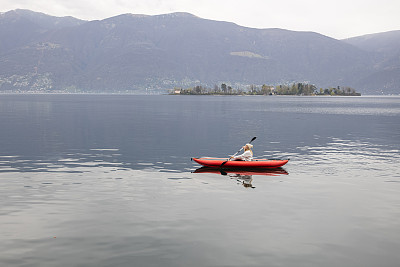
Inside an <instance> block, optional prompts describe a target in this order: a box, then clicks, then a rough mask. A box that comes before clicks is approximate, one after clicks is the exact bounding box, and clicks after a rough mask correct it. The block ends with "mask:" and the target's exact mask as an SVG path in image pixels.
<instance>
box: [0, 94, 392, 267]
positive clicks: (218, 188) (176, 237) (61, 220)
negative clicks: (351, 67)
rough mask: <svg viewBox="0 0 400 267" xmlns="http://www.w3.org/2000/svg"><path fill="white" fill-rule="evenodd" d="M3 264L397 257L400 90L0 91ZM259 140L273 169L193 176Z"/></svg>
mask: <svg viewBox="0 0 400 267" xmlns="http://www.w3.org/2000/svg"><path fill="white" fill-rule="evenodd" d="M0 125H1V131H0V147H1V150H0V198H1V203H2V204H1V206H0V224H1V228H0V235H1V236H2V242H0V250H1V251H2V253H1V254H0V265H1V266H110V265H115V266H339V265H341V266H398V262H400V256H399V255H398V251H399V250H400V241H399V240H400V223H399V220H398V218H399V217H400V194H399V193H400V169H399V167H398V166H400V164H399V163H400V153H399V152H400V98H399V97H238V96H235V97H218V96H217V97H210V96H197V97H196V96H120V95H1V96H0ZM253 136H257V139H256V140H255V141H254V142H253V144H254V153H255V155H256V156H257V157H260V158H264V157H267V158H290V159H291V160H290V162H289V163H288V164H287V165H286V166H284V168H283V169H279V170H274V171H270V172H265V173H255V174H251V173H250V174H249V173H244V174H243V173H235V172H228V171H227V172H202V173H199V172H195V171H196V169H198V168H199V167H200V166H198V165H196V164H195V163H193V162H191V161H190V158H191V157H194V156H217V157H225V156H227V155H229V154H233V153H235V152H236V151H237V150H238V149H239V148H240V147H241V146H242V145H243V144H244V143H246V142H248V141H249V140H250V139H251V138H252V137H253Z"/></svg>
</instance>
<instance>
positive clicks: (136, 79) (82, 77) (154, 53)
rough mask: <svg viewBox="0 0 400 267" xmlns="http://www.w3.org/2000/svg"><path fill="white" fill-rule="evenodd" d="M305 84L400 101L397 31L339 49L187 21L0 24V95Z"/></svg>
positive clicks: (7, 19)
mask: <svg viewBox="0 0 400 267" xmlns="http://www.w3.org/2000/svg"><path fill="white" fill-rule="evenodd" d="M292 82H308V83H312V84H315V85H316V86H317V87H321V88H327V87H336V86H350V87H353V88H355V89H356V90H357V91H359V92H361V93H363V94H400V30H399V31H392V32H385V33H378V34H370V35H365V36H360V37H354V38H350V39H345V40H337V39H334V38H330V37H327V36H324V35H322V34H319V33H315V32H296V31H290V30H283V29H276V28H274V29H254V28H247V27H242V26H239V25H236V24H234V23H230V22H222V21H213V20H207V19H202V18H199V17H196V16H194V15H191V14H188V13H172V14H165V15H156V16H147V15H132V14H123V15H119V16H115V17H111V18H107V19H104V20H95V21H84V20H79V19H76V18H73V17H53V16H49V15H46V14H42V13H37V12H33V11H29V10H13V11H9V12H5V13H1V14H0V91H3V92H4V91H6V92H7V91H34V92H38V91H46V92H51V91H54V92H137V93H144V92H148V93H149V92H152V93H162V92H165V90H167V89H172V88H174V87H190V86H194V85H203V86H209V87H214V85H220V84H221V83H226V84H229V85H231V86H232V87H244V86H247V85H250V84H254V85H262V84H267V85H276V84H285V83H292Z"/></svg>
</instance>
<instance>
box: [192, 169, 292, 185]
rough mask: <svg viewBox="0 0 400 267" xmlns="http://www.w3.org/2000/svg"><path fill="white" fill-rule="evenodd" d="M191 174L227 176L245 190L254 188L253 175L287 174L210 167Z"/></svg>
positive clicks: (283, 172) (273, 170)
mask: <svg viewBox="0 0 400 267" xmlns="http://www.w3.org/2000/svg"><path fill="white" fill-rule="evenodd" d="M193 173H215V174H220V175H224V176H229V177H231V178H232V179H236V180H237V181H238V182H239V183H240V184H242V185H243V186H244V187H246V188H255V187H254V186H253V184H252V182H253V175H265V176H280V175H288V174H289V173H288V172H287V171H286V170H285V169H283V168H275V169H254V170H252V169H246V170H241V169H219V168H211V167H201V168H198V169H196V170H195V171H194V172H193Z"/></svg>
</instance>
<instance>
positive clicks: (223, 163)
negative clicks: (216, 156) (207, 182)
mask: <svg viewBox="0 0 400 267" xmlns="http://www.w3.org/2000/svg"><path fill="white" fill-rule="evenodd" d="M256 138H257V137H256V136H254V137H253V138H252V139H251V140H250V142H249V144H251V142H253V141H254V140H256ZM242 149H243V147H242V148H240V149H239V150H238V152H236V153H235V154H234V155H233V156H232V157H234V156H236V154H237V153H239V152H240V151H241V150H242ZM228 161H229V159H228V160H227V161H224V162H222V164H221V165H220V166H219V167H220V168H221V167H222V166H224V165H225V163H227V162H228Z"/></svg>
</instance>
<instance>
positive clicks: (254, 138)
mask: <svg viewBox="0 0 400 267" xmlns="http://www.w3.org/2000/svg"><path fill="white" fill-rule="evenodd" d="M256 138H257V137H256V136H254V137H253V139H251V141H250V143H251V142H253V141H254V140H256ZM250 143H249V144H250Z"/></svg>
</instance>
